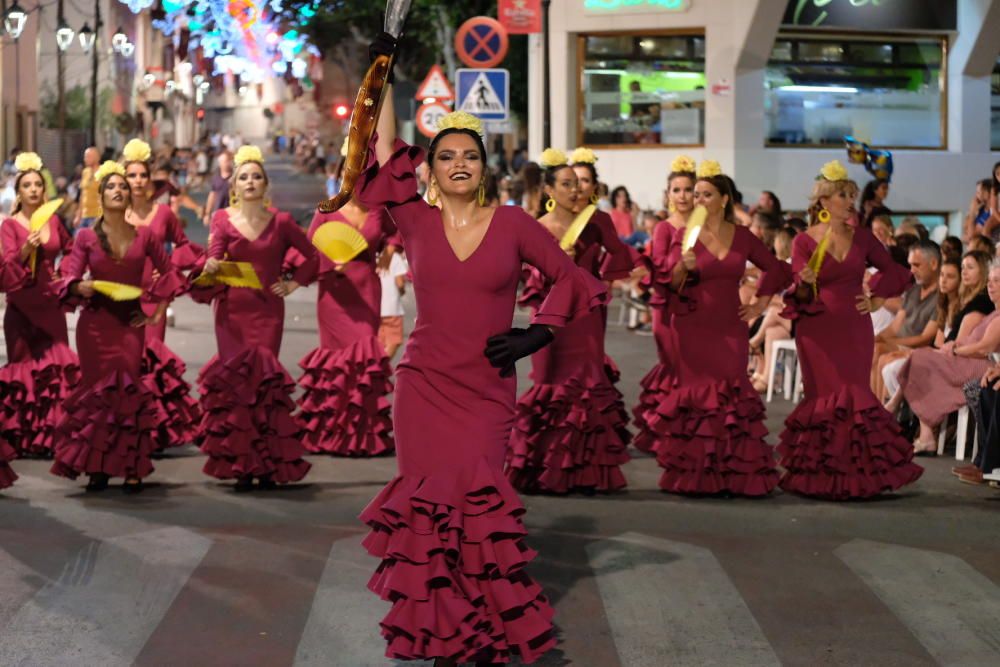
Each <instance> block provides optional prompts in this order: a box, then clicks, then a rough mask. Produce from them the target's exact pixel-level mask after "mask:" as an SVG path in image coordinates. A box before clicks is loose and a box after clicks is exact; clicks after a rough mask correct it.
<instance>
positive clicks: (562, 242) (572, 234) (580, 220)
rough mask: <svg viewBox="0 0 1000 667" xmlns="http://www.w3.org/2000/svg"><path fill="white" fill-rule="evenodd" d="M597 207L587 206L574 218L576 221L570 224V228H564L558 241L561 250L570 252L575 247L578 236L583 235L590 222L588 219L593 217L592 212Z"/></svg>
mask: <svg viewBox="0 0 1000 667" xmlns="http://www.w3.org/2000/svg"><path fill="white" fill-rule="evenodd" d="M596 210H597V207H596V206H594V205H593V204H590V205H588V206H587V207H586V208H584V209H583V210H582V211H580V214H579V215H577V216H576V219H575V220H573V222H572V223H570V226H569V227H567V228H566V233H565V234H563V236H562V238H561V239H559V247H560V248H562V249H563V250H570V249H572V248H573V246H574V245H576V242H577V239H579V238H580V234H583V228H584V227H586V226H587V223H588V222H590V218H591V217H592V216H593V215H594V211H596Z"/></svg>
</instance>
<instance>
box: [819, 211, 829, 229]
mask: <svg viewBox="0 0 1000 667" xmlns="http://www.w3.org/2000/svg"><path fill="white" fill-rule="evenodd" d="M816 219H817V220H819V221H820V222H821V223H823V224H824V225H825V224H826V223H828V222H830V212H829V211H828V210H826V209H825V208H821V209H820V210H819V213H817V214H816Z"/></svg>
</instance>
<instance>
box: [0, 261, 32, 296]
mask: <svg viewBox="0 0 1000 667" xmlns="http://www.w3.org/2000/svg"><path fill="white" fill-rule="evenodd" d="M30 262H31V258H30V257H29V258H28V263H29V264H28V266H25V265H24V264H22V263H21V262H17V261H8V262H4V261H2V260H0V292H16V291H17V290H20V289H24V288H25V287H27V286H28V284H29V283H30V282H31V280H32V277H31V270H30V269H29V268H28V267H29V266H30ZM39 263H40V262H39Z"/></svg>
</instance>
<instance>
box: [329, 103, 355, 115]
mask: <svg viewBox="0 0 1000 667" xmlns="http://www.w3.org/2000/svg"><path fill="white" fill-rule="evenodd" d="M333 113H334V115H336V116H337V118H347V115H348V114H349V113H351V108H350V107H349V106H347V105H346V104H338V105H337V106H335V107H334V108H333Z"/></svg>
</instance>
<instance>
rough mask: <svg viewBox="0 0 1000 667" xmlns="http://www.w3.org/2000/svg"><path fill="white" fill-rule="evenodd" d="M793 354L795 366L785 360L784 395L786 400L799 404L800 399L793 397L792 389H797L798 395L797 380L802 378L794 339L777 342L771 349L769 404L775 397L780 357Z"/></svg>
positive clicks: (768, 388)
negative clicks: (775, 381)
mask: <svg viewBox="0 0 1000 667" xmlns="http://www.w3.org/2000/svg"><path fill="white" fill-rule="evenodd" d="M789 354H791V355H792V357H793V358H794V361H795V366H794V367H793V366H792V364H790V363H788V360H787V359H786V360H785V377H784V380H785V381H784V383H783V384H784V386H783V387H782V389H783V390H784V392H783V395H784V397H785V398H791V399H792V400H793V401H795V402H798V398H794V397H792V389H793V388H794V389H795V393H796V395H798V393H799V390H798V385H797V380H798V378H799V376H800V373H799V368H798V366H799V363H798V359H799V357H798V353H797V352H796V350H795V341H794V340H792V339H787V340H776V341H774V343H772V347H771V363H770V364H768V366H767V402H768V403H770V402H771V399H772V398H773V397H774V376H775V374H776V371H777V368H778V356H779V355H784V356H786V357H787V355H789Z"/></svg>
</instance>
